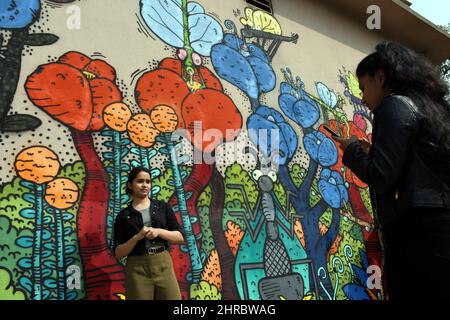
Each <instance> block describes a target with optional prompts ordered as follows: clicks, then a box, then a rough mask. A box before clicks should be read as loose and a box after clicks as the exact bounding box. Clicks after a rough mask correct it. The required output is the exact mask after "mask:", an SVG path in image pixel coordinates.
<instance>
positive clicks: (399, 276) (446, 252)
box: [383, 207, 450, 300]
mask: <svg viewBox="0 0 450 320" xmlns="http://www.w3.org/2000/svg"><path fill="white" fill-rule="evenodd" d="M383 237H384V247H385V258H386V260H385V272H386V281H387V293H388V298H389V299H390V300H403V299H414V300H423V299H428V300H450V209H443V208H424V207H422V208H414V209H413V210H410V211H409V212H408V213H406V214H404V215H402V216H401V217H400V219H399V221H395V222H394V223H392V224H390V225H389V226H387V227H386V228H385V229H384V230H383Z"/></svg>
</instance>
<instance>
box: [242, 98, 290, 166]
mask: <svg viewBox="0 0 450 320" xmlns="http://www.w3.org/2000/svg"><path fill="white" fill-rule="evenodd" d="M247 128H248V130H249V137H250V140H251V141H252V142H253V143H254V144H255V145H256V146H257V147H258V149H259V150H260V151H261V152H262V153H263V154H264V155H265V156H266V157H270V156H272V155H274V154H275V153H276V152H279V154H278V155H276V156H274V158H273V161H274V162H275V163H276V164H278V165H284V164H285V163H286V162H288V161H289V160H290V159H291V158H292V156H293V155H294V153H295V150H296V149H297V143H298V140H297V134H296V133H295V131H294V129H293V128H292V127H291V126H290V125H289V124H288V123H286V122H285V120H284V118H283V116H282V115H281V113H279V112H278V111H276V110H274V109H272V108H269V107H267V106H262V105H261V106H259V107H258V108H257V109H256V112H255V113H253V114H252V115H251V116H250V117H249V118H248V119H247Z"/></svg>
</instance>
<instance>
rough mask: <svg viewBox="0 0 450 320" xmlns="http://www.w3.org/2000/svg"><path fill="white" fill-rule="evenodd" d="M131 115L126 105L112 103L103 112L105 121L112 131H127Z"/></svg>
mask: <svg viewBox="0 0 450 320" xmlns="http://www.w3.org/2000/svg"><path fill="white" fill-rule="evenodd" d="M131 115H132V113H131V110H130V108H129V107H128V106H127V105H126V104H125V103H122V102H117V103H112V104H110V105H108V106H107V107H106V108H105V110H103V121H105V123H106V125H107V126H108V127H110V128H111V129H113V130H115V131H119V132H123V131H127V123H128V121H129V120H130V118H131Z"/></svg>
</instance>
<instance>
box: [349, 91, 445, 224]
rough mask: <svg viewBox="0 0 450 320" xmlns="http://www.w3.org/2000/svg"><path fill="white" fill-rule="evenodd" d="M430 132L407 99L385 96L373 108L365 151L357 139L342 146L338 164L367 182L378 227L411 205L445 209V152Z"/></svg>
mask: <svg viewBox="0 0 450 320" xmlns="http://www.w3.org/2000/svg"><path fill="white" fill-rule="evenodd" d="M430 130H433V128H430V127H429V126H428V125H427V122H426V121H425V117H424V116H422V115H421V114H420V113H419V111H418V110H417V107H416V106H415V105H414V103H413V102H412V101H411V100H410V99H409V98H407V97H404V96H398V95H392V96H387V97H385V98H384V99H383V101H382V103H381V105H380V106H379V107H378V108H377V109H376V110H375V111H374V123H373V138H372V139H373V141H372V146H371V148H370V150H369V154H366V153H365V152H364V151H363V149H362V147H361V146H360V145H359V143H357V142H355V143H352V144H350V145H349V146H348V148H347V149H346V151H345V153H344V156H343V163H344V164H345V165H346V166H347V167H348V168H350V170H352V171H353V172H354V173H355V174H356V175H357V176H358V178H360V179H361V180H362V181H364V182H365V183H367V184H368V185H369V187H370V194H371V201H372V205H373V207H374V211H375V212H376V213H377V217H375V218H378V219H376V220H378V221H375V222H376V224H377V225H378V226H379V227H381V228H383V227H385V226H386V225H388V224H389V223H390V222H392V221H394V220H396V219H397V218H398V217H399V216H401V215H403V214H405V213H406V212H408V210H410V209H412V208H414V207H437V208H450V189H449V187H448V186H447V183H446V182H447V181H448V180H449V169H450V168H449V167H450V165H449V156H448V155H446V156H445V155H444V152H443V150H444V148H443V146H442V139H441V140H440V141H436V138H433V137H432V135H431V134H430ZM444 181H445V182H444Z"/></svg>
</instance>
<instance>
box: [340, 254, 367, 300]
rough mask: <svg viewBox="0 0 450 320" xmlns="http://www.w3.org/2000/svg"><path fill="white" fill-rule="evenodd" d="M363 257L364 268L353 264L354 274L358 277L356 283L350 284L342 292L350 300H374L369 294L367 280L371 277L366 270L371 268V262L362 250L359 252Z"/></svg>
mask: <svg viewBox="0 0 450 320" xmlns="http://www.w3.org/2000/svg"><path fill="white" fill-rule="evenodd" d="M359 255H360V257H361V263H362V268H360V267H358V266H356V265H354V264H352V269H353V274H354V275H355V277H356V283H350V284H347V285H345V286H344V287H343V288H342V290H343V291H344V293H345V295H346V296H347V298H348V299H350V300H372V299H371V297H370V295H369V294H368V288H367V280H368V279H369V275H368V274H367V272H366V270H367V269H368V267H369V261H368V260H367V255H366V253H365V252H364V251H362V250H361V249H360V250H359Z"/></svg>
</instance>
